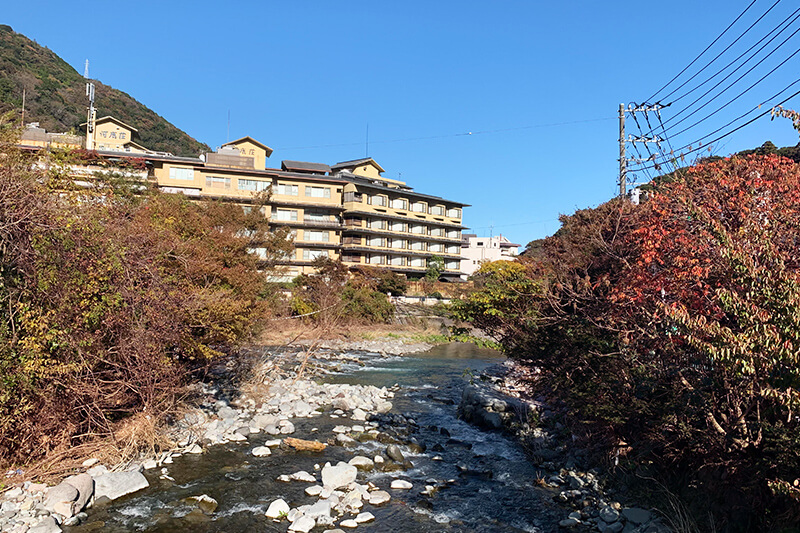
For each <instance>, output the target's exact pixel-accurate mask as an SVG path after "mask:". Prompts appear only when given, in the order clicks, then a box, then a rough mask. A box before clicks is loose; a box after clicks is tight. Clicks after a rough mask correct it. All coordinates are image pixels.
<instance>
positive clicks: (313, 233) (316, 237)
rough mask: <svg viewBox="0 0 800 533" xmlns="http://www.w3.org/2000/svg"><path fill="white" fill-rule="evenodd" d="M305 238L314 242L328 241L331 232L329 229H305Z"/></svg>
mask: <svg viewBox="0 0 800 533" xmlns="http://www.w3.org/2000/svg"><path fill="white" fill-rule="evenodd" d="M303 240H304V241H313V242H328V241H329V240H330V233H328V232H327V231H317V230H305V231H304V232H303Z"/></svg>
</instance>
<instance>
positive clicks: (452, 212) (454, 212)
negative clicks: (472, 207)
mask: <svg viewBox="0 0 800 533" xmlns="http://www.w3.org/2000/svg"><path fill="white" fill-rule="evenodd" d="M447 216H448V217H450V218H461V209H459V208H457V207H453V208H451V209H448V210H447Z"/></svg>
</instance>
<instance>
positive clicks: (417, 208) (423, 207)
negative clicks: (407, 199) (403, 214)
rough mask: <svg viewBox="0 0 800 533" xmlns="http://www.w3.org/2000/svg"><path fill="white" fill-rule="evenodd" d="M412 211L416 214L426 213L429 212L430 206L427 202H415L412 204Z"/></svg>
mask: <svg viewBox="0 0 800 533" xmlns="http://www.w3.org/2000/svg"><path fill="white" fill-rule="evenodd" d="M411 210H412V211H414V212H415V213H425V212H427V211H428V205H427V204H426V203H425V202H414V203H413V204H411Z"/></svg>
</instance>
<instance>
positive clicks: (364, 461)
mask: <svg viewBox="0 0 800 533" xmlns="http://www.w3.org/2000/svg"><path fill="white" fill-rule="evenodd" d="M347 464H350V465H353V466H354V467H356V468H358V469H359V470H372V469H373V468H374V467H375V463H374V462H373V461H372V459H370V458H369V457H364V456H363V455H356V456H355V457H353V458H352V459H350V460H349V461H347Z"/></svg>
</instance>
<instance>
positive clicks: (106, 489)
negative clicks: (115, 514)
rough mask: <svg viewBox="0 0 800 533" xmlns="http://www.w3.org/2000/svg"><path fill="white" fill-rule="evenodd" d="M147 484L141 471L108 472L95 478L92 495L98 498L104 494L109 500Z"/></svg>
mask: <svg viewBox="0 0 800 533" xmlns="http://www.w3.org/2000/svg"><path fill="white" fill-rule="evenodd" d="M149 486H150V484H149V483H148V482H147V478H145V477H144V476H143V475H142V474H141V472H109V473H108V474H103V475H102V476H100V477H97V478H95V480H94V497H95V499H99V498H102V497H104V496H105V497H106V498H108V499H109V500H116V499H117V498H121V497H123V496H125V495H126V494H132V493H134V492H137V491H140V490H142V489H145V488H147V487H149Z"/></svg>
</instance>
